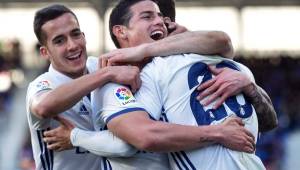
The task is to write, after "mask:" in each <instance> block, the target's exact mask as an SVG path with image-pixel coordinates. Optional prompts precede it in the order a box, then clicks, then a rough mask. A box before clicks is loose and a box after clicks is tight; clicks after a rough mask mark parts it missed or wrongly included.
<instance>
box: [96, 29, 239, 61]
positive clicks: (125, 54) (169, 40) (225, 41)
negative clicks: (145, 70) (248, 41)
mask: <svg viewBox="0 0 300 170" xmlns="http://www.w3.org/2000/svg"><path fill="white" fill-rule="evenodd" d="M162 47H163V48H162ZM179 53H197V54H204V55H205V54H218V55H221V56H223V57H227V58H231V59H232V58H233V47H232V44H231V40H230V38H229V37H228V35H227V34H226V33H224V32H221V31H194V32H192V31H187V32H184V33H180V34H176V35H173V36H169V37H166V38H164V39H161V40H158V41H154V42H151V43H145V44H141V45H139V46H136V47H131V48H122V49H116V50H113V51H111V52H109V53H106V54H103V55H102V56H100V58H102V59H103V60H102V61H103V62H102V65H103V66H105V65H116V64H122V63H127V62H139V61H143V60H145V59H147V58H151V57H154V56H166V55H172V54H179Z"/></svg>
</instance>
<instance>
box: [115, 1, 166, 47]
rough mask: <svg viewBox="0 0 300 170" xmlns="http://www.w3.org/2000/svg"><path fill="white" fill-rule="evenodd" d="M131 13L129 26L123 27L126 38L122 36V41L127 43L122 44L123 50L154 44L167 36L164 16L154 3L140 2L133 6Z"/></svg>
mask: <svg viewBox="0 0 300 170" xmlns="http://www.w3.org/2000/svg"><path fill="white" fill-rule="evenodd" d="M130 12H131V18H130V20H129V23H128V26H127V27H126V26H123V29H124V30H123V32H124V37H122V36H121V39H123V40H125V43H121V46H122V48H123V47H133V46H137V45H140V44H143V43H148V42H153V41H155V40H159V39H163V38H165V37H166V36H167V29H166V26H165V25H164V22H163V16H162V14H161V12H160V11H159V7H158V6H157V4H156V3H154V2H153V1H149V0H145V1H141V2H138V3H136V4H134V5H133V6H131V8H130ZM122 44H123V45H122Z"/></svg>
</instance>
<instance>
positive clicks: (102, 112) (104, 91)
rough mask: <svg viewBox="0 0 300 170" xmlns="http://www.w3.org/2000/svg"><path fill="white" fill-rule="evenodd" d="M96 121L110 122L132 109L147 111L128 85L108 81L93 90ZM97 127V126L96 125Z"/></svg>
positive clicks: (97, 122) (96, 122)
mask: <svg viewBox="0 0 300 170" xmlns="http://www.w3.org/2000/svg"><path fill="white" fill-rule="evenodd" d="M91 98H92V106H93V109H92V110H93V119H95V120H94V123H95V124H96V125H97V124H101V122H105V123H108V122H109V121H110V120H111V119H113V118H115V117H117V116H120V115H122V114H126V113H129V112H132V111H145V109H144V106H143V105H142V104H140V103H139V102H137V100H136V99H135V97H134V96H133V94H132V93H131V91H130V90H129V88H128V87H126V86H123V85H118V84H114V83H108V84H106V85H104V86H103V87H102V88H98V89H96V90H94V91H93V92H92V97H91ZM95 127H97V126H95Z"/></svg>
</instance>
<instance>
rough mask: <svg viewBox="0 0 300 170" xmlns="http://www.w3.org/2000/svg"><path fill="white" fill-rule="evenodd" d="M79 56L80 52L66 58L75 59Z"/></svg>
mask: <svg viewBox="0 0 300 170" xmlns="http://www.w3.org/2000/svg"><path fill="white" fill-rule="evenodd" d="M79 57H80V53H76V54H74V55H71V56H68V57H67V58H68V59H76V58H79Z"/></svg>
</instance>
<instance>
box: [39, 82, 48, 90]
mask: <svg viewBox="0 0 300 170" xmlns="http://www.w3.org/2000/svg"><path fill="white" fill-rule="evenodd" d="M36 87H37V88H38V89H40V90H44V89H49V88H50V83H49V81H47V80H43V81H40V82H39V83H38V84H37V85H36Z"/></svg>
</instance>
